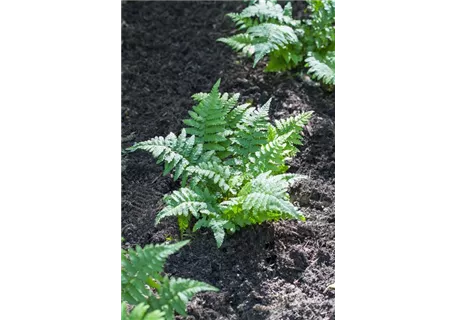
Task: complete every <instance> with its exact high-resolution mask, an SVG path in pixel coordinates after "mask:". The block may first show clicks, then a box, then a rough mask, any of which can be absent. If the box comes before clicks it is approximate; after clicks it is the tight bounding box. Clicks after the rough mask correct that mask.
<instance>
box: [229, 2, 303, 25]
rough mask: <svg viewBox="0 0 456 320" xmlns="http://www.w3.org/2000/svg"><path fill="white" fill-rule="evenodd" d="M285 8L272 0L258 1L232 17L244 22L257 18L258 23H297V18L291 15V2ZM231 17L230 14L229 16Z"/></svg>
mask: <svg viewBox="0 0 456 320" xmlns="http://www.w3.org/2000/svg"><path fill="white" fill-rule="evenodd" d="M285 8H286V10H284V9H282V7H281V6H280V5H279V4H277V3H274V2H272V1H260V2H259V3H255V4H253V5H250V6H248V7H247V8H245V9H244V10H243V11H242V12H241V13H240V14H238V15H237V16H235V17H234V19H233V20H234V21H235V22H237V21H239V20H241V19H242V20H243V21H244V22H247V21H250V20H251V19H253V18H257V19H258V21H259V22H260V23H263V22H275V23H281V24H287V25H291V26H297V25H299V21H298V20H294V19H293V18H292V16H291V14H290V13H291V10H292V9H291V3H290V2H289V3H287V6H286V7H285ZM230 17H231V16H230ZM232 18H233V17H232Z"/></svg>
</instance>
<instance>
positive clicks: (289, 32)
mask: <svg viewBox="0 0 456 320" xmlns="http://www.w3.org/2000/svg"><path fill="white" fill-rule="evenodd" d="M306 10H309V13H310V19H305V20H302V21H300V20H295V19H293V17H292V6H291V3H290V2H289V3H287V4H286V5H285V6H284V7H283V8H282V7H281V6H280V5H279V4H277V2H276V1H273V0H258V1H251V2H250V5H249V6H248V7H247V8H245V9H244V10H243V11H242V12H240V13H229V14H228V16H229V17H230V18H231V19H232V20H233V21H234V22H235V23H236V26H237V28H238V30H239V31H242V32H241V33H238V34H236V35H234V36H231V37H228V38H220V39H218V40H217V41H220V42H223V43H225V44H227V45H229V46H230V47H231V48H233V49H234V50H235V51H239V52H241V53H242V54H244V55H246V56H249V57H250V56H253V57H254V61H253V66H254V67H255V66H256V64H257V63H258V62H259V61H260V60H261V59H263V58H264V57H265V56H268V58H269V60H268V64H267V66H266V69H265V71H267V72H269V71H271V72H275V71H285V70H291V69H295V68H297V67H303V66H307V67H310V69H309V73H310V74H312V76H313V77H314V78H316V79H317V80H321V81H322V82H323V83H325V84H335V76H334V74H335V0H312V1H309V2H308V7H307V9H306ZM324 66H326V67H324Z"/></svg>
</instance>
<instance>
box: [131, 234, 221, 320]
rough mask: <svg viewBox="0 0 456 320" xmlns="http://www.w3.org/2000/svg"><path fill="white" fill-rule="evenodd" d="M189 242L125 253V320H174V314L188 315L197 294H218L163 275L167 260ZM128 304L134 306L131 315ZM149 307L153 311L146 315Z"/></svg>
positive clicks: (192, 282) (137, 248)
mask: <svg viewBox="0 0 456 320" xmlns="http://www.w3.org/2000/svg"><path fill="white" fill-rule="evenodd" d="M187 243H188V241H182V242H178V243H174V244H159V245H147V246H145V247H144V248H141V247H139V246H137V247H136V249H129V250H122V319H125V320H127V319H129V320H155V319H157V320H158V319H163V320H172V319H174V313H175V312H177V313H179V314H180V315H186V311H185V309H186V305H187V303H188V301H189V300H190V299H191V298H192V297H193V296H194V295H195V294H197V293H198V292H201V291H218V289H217V288H215V287H213V286H211V285H208V284H206V283H203V282H198V281H195V280H188V279H181V278H173V277H168V276H167V275H163V268H164V264H165V261H166V258H167V257H168V256H169V255H171V254H173V253H175V252H177V251H178V250H179V249H180V248H181V247H183V246H184V245H186V244H187ZM125 303H128V304H130V305H134V306H135V307H134V309H133V311H131V312H130V313H129V314H128V312H127V310H126V304H125ZM149 307H150V308H151V310H153V311H152V312H150V313H147V311H148V309H149Z"/></svg>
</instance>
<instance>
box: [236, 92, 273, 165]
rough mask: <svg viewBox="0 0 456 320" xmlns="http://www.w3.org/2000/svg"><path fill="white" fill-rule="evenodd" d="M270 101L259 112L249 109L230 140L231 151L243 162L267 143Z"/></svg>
mask: <svg viewBox="0 0 456 320" xmlns="http://www.w3.org/2000/svg"><path fill="white" fill-rule="evenodd" d="M270 104H271V99H269V100H268V101H267V102H266V103H265V104H264V105H263V106H262V107H260V108H259V109H258V110H255V108H247V109H246V110H245V112H244V113H243V114H242V118H241V119H240V120H239V122H238V124H237V126H236V131H235V133H234V134H233V136H232V137H230V140H231V142H232V145H231V146H230V148H229V150H230V151H231V152H232V153H233V154H234V155H240V156H243V158H242V159H241V160H243V162H246V161H248V155H249V154H251V153H255V152H257V151H259V150H260V148H261V146H262V145H264V144H265V143H267V139H268V138H267V135H268V124H269V106H270Z"/></svg>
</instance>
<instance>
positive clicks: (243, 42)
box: [217, 33, 255, 57]
mask: <svg viewBox="0 0 456 320" xmlns="http://www.w3.org/2000/svg"><path fill="white" fill-rule="evenodd" d="M217 41H218V42H222V43H225V44H227V45H228V46H230V47H231V48H232V49H233V50H234V51H241V52H242V53H243V54H245V55H246V56H247V57H250V56H252V55H253V54H254V53H255V47H254V46H253V43H254V40H253V38H252V37H251V36H250V35H249V34H248V33H239V34H236V35H234V36H231V37H229V38H219V39H217Z"/></svg>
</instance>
